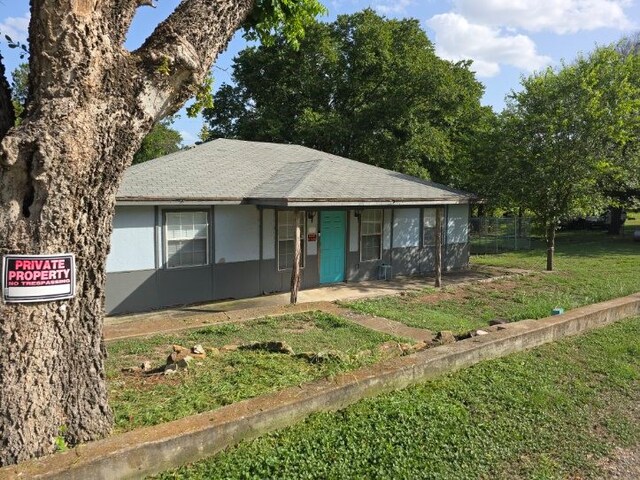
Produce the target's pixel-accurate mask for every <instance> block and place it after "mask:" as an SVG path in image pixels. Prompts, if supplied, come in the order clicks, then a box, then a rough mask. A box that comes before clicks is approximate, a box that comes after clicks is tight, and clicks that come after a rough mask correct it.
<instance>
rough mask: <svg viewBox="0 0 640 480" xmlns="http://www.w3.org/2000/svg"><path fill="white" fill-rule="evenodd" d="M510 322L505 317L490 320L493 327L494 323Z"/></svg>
mask: <svg viewBox="0 0 640 480" xmlns="http://www.w3.org/2000/svg"><path fill="white" fill-rule="evenodd" d="M505 323H508V322H507V321H506V320H505V319H504V318H494V319H493V320H489V326H491V327H493V326H494V325H503V324H505Z"/></svg>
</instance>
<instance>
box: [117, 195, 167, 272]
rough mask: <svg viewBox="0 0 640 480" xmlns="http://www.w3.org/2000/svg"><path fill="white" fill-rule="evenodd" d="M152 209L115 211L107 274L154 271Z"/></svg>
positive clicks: (120, 209) (131, 208)
mask: <svg viewBox="0 0 640 480" xmlns="http://www.w3.org/2000/svg"><path fill="white" fill-rule="evenodd" d="M154 229H155V211H154V208H153V207H117V208H116V213H115V216H114V218H113V233H112V234H111V252H110V253H109V256H108V257H107V272H108V273H112V272H129V271H133V270H152V269H154V268H155V263H156V262H155V246H154V234H153V232H154Z"/></svg>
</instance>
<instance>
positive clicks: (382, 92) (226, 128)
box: [204, 10, 490, 184]
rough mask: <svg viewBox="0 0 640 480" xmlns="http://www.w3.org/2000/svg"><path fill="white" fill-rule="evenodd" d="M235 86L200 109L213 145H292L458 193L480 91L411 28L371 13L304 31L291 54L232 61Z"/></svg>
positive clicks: (252, 53)
mask: <svg viewBox="0 0 640 480" xmlns="http://www.w3.org/2000/svg"><path fill="white" fill-rule="evenodd" d="M233 79H234V83H235V85H233V86H232V85H226V84H225V85H222V86H221V88H220V89H219V90H218V92H217V93H216V95H215V101H214V108H212V109H205V111H204V116H205V118H206V119H207V120H208V121H209V122H210V126H209V128H210V136H211V137H231V138H241V139H246V140H261V141H274V142H290V143H298V144H302V145H307V146H309V147H313V148H318V149H320V150H323V151H327V152H330V153H334V154H337V155H342V156H345V157H349V158H353V159H356V160H360V161H364V162H367V163H370V164H373V165H379V166H383V167H387V168H392V169H395V170H400V171H403V172H406V173H409V174H413V175H418V176H421V177H426V178H428V177H431V178H433V179H435V180H438V181H449V182H454V183H458V184H461V183H463V179H462V178H461V175H460V172H459V171H457V170H456V168H457V167H456V162H457V161H458V159H459V158H460V157H461V156H465V155H468V149H469V148H471V145H470V143H471V142H468V141H467V140H469V139H470V138H471V137H472V136H473V135H474V134H475V129H476V126H477V124H478V119H479V118H480V117H484V116H485V115H487V114H488V113H489V112H490V109H488V108H483V107H481V106H480V97H481V96H482V93H483V87H482V85H481V84H480V83H479V82H478V81H477V80H476V79H475V78H474V75H473V73H472V72H471V71H470V70H469V63H468V62H459V63H451V62H449V61H445V60H443V59H441V58H438V57H437V56H436V54H435V52H434V47H433V44H432V43H431V42H430V41H429V39H428V38H427V35H426V34H425V32H424V31H423V30H422V29H421V28H420V24H419V22H418V21H417V20H412V19H405V20H390V19H385V18H384V17H381V16H378V15H377V14H376V13H375V12H374V11H373V10H364V11H363V12H360V13H355V14H353V15H342V16H340V17H338V19H337V20H336V21H335V22H332V23H317V24H315V25H312V26H310V27H309V28H308V29H307V34H306V36H305V38H304V39H303V40H302V41H301V43H300V48H299V50H297V51H294V50H292V48H291V47H288V46H286V45H285V40H284V39H283V38H282V37H275V41H274V43H273V44H272V45H262V46H259V47H251V48H247V49H245V50H243V51H242V52H240V54H239V55H238V56H237V57H236V59H235V63H234V74H233Z"/></svg>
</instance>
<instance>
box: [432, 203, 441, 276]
mask: <svg viewBox="0 0 640 480" xmlns="http://www.w3.org/2000/svg"><path fill="white" fill-rule="evenodd" d="M442 210H443V209H442V207H436V258H435V262H436V280H435V282H434V285H435V286H436V287H441V286H442Z"/></svg>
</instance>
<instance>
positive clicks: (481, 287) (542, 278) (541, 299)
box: [345, 214, 640, 333]
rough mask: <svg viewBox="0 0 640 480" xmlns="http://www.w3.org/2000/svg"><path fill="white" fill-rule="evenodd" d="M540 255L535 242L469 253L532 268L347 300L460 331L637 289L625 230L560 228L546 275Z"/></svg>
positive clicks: (418, 323)
mask: <svg viewBox="0 0 640 480" xmlns="http://www.w3.org/2000/svg"><path fill="white" fill-rule="evenodd" d="M637 216H639V217H640V214H638V215H637ZM545 258H546V257H545V250H544V248H543V247H542V246H541V245H540V244H539V243H538V246H537V248H535V249H533V250H530V251H524V252H512V253H503V254H500V255H481V256H474V257H472V259H471V263H472V265H490V266H497V267H513V268H523V269H528V270H533V271H535V273H534V274H533V275H531V276H525V277H517V278H511V279H506V280H499V281H496V282H493V283H484V284H475V285H469V286H464V287H451V288H446V287H445V288H444V290H443V291H442V292H438V293H434V290H433V289H431V288H428V289H425V291H424V292H419V293H415V294H410V295H406V296H403V297H400V296H394V297H385V298H378V299H369V300H359V301H354V302H349V303H346V304H345V305H346V306H348V307H350V308H352V309H354V310H357V311H359V312H362V313H368V314H373V315H379V316H382V317H387V318H391V319H393V320H397V321H399V322H402V323H405V324H407V325H410V326H413V327H421V328H427V329H430V330H434V331H439V330H453V331H454V332H455V333H464V332H467V331H469V330H472V329H476V328H481V327H483V326H485V325H487V323H488V322H489V320H491V319H494V318H503V319H506V320H509V321H516V320H522V319H525V318H541V317H545V316H548V315H550V313H551V310H552V309H553V308H554V307H562V308H564V309H565V310H569V309H572V308H576V307H579V306H582V305H587V304H590V303H596V302H601V301H604V300H609V299H611V298H615V297H620V296H624V295H629V294H631V293H634V292H637V291H640V244H639V243H637V242H635V243H634V242H633V241H632V237H631V234H630V233H629V234H627V235H626V236H624V237H611V236H608V235H606V234H605V233H604V232H594V231H584V232H569V233H561V234H560V235H559V238H558V242H557V248H556V261H555V271H554V272H553V273H546V272H544V268H545V265H546V263H545ZM445 282H446V279H445Z"/></svg>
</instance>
